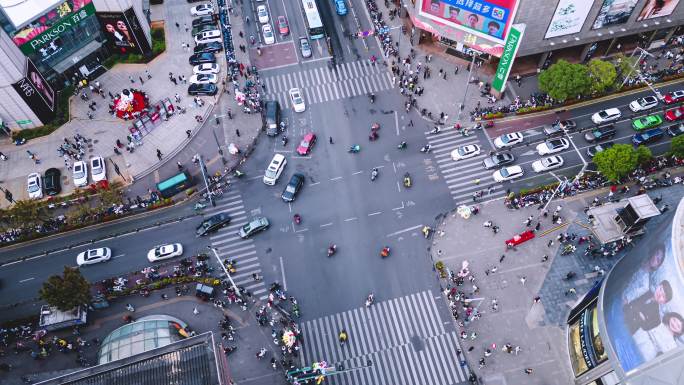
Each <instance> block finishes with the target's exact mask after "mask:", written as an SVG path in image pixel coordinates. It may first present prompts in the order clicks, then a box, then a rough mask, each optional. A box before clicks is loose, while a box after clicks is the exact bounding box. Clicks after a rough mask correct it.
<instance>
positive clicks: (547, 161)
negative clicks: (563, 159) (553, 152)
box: [542, 158, 556, 167]
mask: <svg viewBox="0 0 684 385" xmlns="http://www.w3.org/2000/svg"><path fill="white" fill-rule="evenodd" d="M542 164H543V165H544V167H549V166H552V165H554V164H556V158H544V159H542Z"/></svg>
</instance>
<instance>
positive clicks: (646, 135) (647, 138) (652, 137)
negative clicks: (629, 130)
mask: <svg viewBox="0 0 684 385" xmlns="http://www.w3.org/2000/svg"><path fill="white" fill-rule="evenodd" d="M663 136H665V131H663V129H662V128H652V129H650V130H646V131H644V132H640V133H638V134H635V135H634V136H632V143H634V145H635V146H639V145H642V144H648V143H653V142H655V141H658V140H660V138H662V137H663Z"/></svg>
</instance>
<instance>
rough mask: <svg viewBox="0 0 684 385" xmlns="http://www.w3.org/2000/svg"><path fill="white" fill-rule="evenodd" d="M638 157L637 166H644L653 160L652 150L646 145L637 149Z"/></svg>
mask: <svg viewBox="0 0 684 385" xmlns="http://www.w3.org/2000/svg"><path fill="white" fill-rule="evenodd" d="M636 156H637V164H644V163H646V162H648V161H649V160H651V159H653V153H652V152H651V149H650V148H648V147H646V146H644V145H641V146H639V147H637V149H636Z"/></svg>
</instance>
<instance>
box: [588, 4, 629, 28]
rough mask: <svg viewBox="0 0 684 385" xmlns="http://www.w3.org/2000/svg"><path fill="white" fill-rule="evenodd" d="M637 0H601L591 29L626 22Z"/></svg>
mask: <svg viewBox="0 0 684 385" xmlns="http://www.w3.org/2000/svg"><path fill="white" fill-rule="evenodd" d="M638 2H639V0H603V5H602V6H601V9H600V10H599V13H598V15H597V16H596V20H594V25H593V26H592V27H591V28H592V29H599V28H604V27H610V26H611V25H617V24H622V23H626V22H627V20H629V17H630V16H632V12H634V7H636V4H637V3H638Z"/></svg>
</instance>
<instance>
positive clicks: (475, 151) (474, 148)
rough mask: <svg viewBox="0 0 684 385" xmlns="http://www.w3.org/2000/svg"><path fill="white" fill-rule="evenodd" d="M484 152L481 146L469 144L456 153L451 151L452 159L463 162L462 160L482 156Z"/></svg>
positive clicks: (456, 150) (459, 148)
mask: <svg viewBox="0 0 684 385" xmlns="http://www.w3.org/2000/svg"><path fill="white" fill-rule="evenodd" d="M481 152H482V150H481V149H480V146H479V145H477V144H467V145H465V146H460V147H458V148H457V149H455V150H454V151H451V159H453V160H461V159H468V158H472V157H474V156H477V155H480V153H481Z"/></svg>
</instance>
